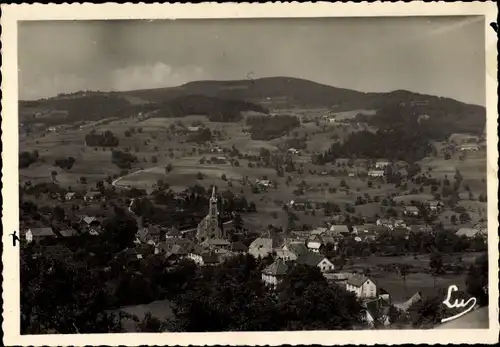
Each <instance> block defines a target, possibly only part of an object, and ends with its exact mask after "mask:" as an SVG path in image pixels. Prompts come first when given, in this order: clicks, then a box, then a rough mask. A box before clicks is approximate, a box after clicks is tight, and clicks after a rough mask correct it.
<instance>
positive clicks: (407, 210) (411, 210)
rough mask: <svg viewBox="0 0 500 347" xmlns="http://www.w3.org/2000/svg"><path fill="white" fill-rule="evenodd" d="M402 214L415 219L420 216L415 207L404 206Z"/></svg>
mask: <svg viewBox="0 0 500 347" xmlns="http://www.w3.org/2000/svg"><path fill="white" fill-rule="evenodd" d="M404 214H405V215H407V216H413V217H416V216H418V215H419V214H420V211H419V209H418V207H417V206H405V210H404Z"/></svg>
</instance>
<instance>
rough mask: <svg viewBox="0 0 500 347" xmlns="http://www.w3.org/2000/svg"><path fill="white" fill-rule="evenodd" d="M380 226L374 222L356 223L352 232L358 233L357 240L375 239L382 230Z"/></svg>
mask: <svg viewBox="0 0 500 347" xmlns="http://www.w3.org/2000/svg"><path fill="white" fill-rule="evenodd" d="M379 228H380V227H378V226H376V225H374V224H365V225H355V226H353V228H352V232H353V234H355V235H356V238H355V240H356V241H357V242H360V241H364V242H368V241H375V239H376V238H377V234H378V231H379V230H380V229H379Z"/></svg>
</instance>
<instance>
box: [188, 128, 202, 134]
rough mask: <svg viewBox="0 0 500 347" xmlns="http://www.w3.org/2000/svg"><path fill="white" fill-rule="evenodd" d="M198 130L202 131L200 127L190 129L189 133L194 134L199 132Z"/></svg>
mask: <svg viewBox="0 0 500 347" xmlns="http://www.w3.org/2000/svg"><path fill="white" fill-rule="evenodd" d="M198 130H200V127H188V131H189V132H192V133H195V132H197V131H198Z"/></svg>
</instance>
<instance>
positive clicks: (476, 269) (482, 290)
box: [465, 254, 488, 306]
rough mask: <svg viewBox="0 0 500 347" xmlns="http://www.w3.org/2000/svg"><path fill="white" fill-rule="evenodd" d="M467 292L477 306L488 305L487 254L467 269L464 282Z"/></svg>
mask: <svg viewBox="0 0 500 347" xmlns="http://www.w3.org/2000/svg"><path fill="white" fill-rule="evenodd" d="M465 283H466V286H467V292H468V293H469V294H470V295H472V296H473V297H475V298H476V300H477V303H478V305H480V306H487V305H488V254H483V255H481V256H480V257H478V258H477V259H476V260H475V261H474V264H472V265H471V266H470V267H469V272H468V274H467V278H466V280H465Z"/></svg>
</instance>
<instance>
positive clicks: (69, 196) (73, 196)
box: [64, 192, 76, 201]
mask: <svg viewBox="0 0 500 347" xmlns="http://www.w3.org/2000/svg"><path fill="white" fill-rule="evenodd" d="M64 199H65V200H66V201H71V200H74V199H76V193H75V192H67V193H66V195H65V196H64Z"/></svg>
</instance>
